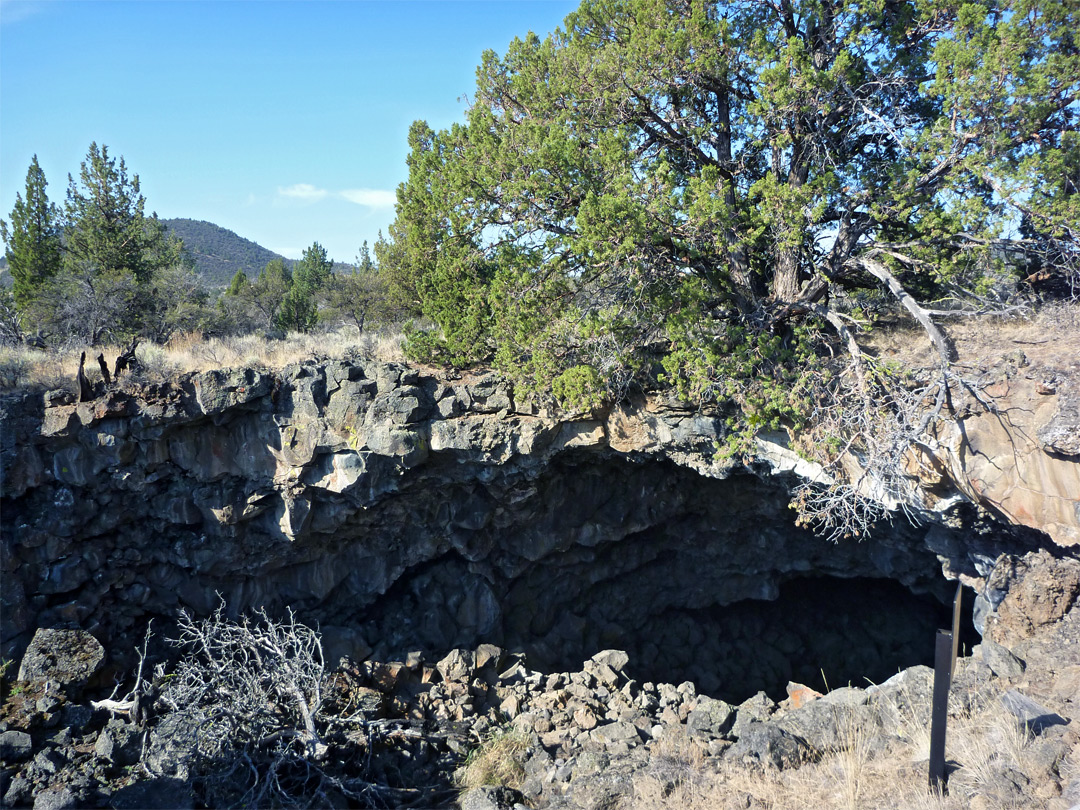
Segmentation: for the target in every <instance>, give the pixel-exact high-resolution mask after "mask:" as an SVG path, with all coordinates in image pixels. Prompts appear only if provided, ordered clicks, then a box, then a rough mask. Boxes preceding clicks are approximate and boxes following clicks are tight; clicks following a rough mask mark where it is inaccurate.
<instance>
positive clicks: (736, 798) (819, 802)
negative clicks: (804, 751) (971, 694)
mask: <svg viewBox="0 0 1080 810" xmlns="http://www.w3.org/2000/svg"><path fill="white" fill-rule="evenodd" d="M894 708H895V707H894ZM897 716H898V717H899V720H900V726H899V727H898V728H897V735H896V736H895V738H893V740H892V741H891V743H890V744H888V745H886V746H884V747H882V746H881V745H880V742H879V743H877V744H876V745H875V740H874V739H873V737H872V736H871V734H872V732H871V731H870V730H869V729H866V728H865V727H864V726H862V725H860V724H859V723H857V722H856V720H855V715H854V714H852V715H851V717H850V722H846V723H843V722H842V723H841V727H840V731H841V746H840V750H838V751H836V752H835V753H830V754H827V755H825V756H823V757H822V758H821V759H820V760H819V761H817V762H813V763H808V764H805V765H803V766H802V767H800V768H796V769H789V770H785V771H779V770H775V769H771V768H769V769H765V770H761V769H759V768H757V767H749V766H743V765H740V764H737V763H732V762H718V761H716V760H715V759H711V758H705V757H694V756H686V755H680V754H678V753H677V752H676V753H675V754H674V755H673V754H672V752H671V750H670V748H665V746H670V743H666V742H665V743H660V744H656V745H654V748H653V751H652V760H651V764H650V767H649V768H648V769H646V770H644V771H643V772H642V773H641V774H640V775H639V776H638V777H636V779H635V781H634V792H633V795H632V796H630V797H628V798H627V799H626V800H624V802H623V804H622V805H621V807H620V810H676V808H678V810H735V808H739V810H747V809H749V810H802V808H816V809H817V810H825V808H829V809H830V810H831V809H832V808H837V810H840V809H841V808H842V809H843V810H966V809H967V808H971V807H979V808H982V809H983V810H1018V808H1020V807H1025V808H1035V807H1041V806H1044V805H1042V804H1040V803H1039V800H1037V799H1035V798H1033V796H1032V795H1029V794H1025V795H1017V794H1009V793H1008V792H1007V791H1002V790H1001V786H1002V780H1001V774H1003V773H1009V772H1015V773H1019V774H1027V775H1029V776H1034V774H1035V773H1036V771H1037V766H1036V765H1035V764H1034V762H1033V760H1032V758H1031V756H1030V755H1029V754H1030V743H1031V739H1030V737H1029V736H1028V734H1027V732H1026V730H1025V729H1024V728H1022V727H1021V726H1020V725H1019V724H1018V723H1017V722H1016V720H1015V718H1013V717H1012V716H1011V715H1010V714H1009V713H1008V711H1007V710H1006V709H1005V708H1004V707H1003V706H1002V705H1001V704H1000V702H998V701H996V700H995V701H992V702H990V703H988V704H987V705H986V706H984V707H982V708H979V709H975V710H970V711H961V712H960V714H959V716H954V717H952V718H950V726H949V734H948V742H947V756H948V759H949V761H950V762H951V763H954V764H955V765H956V768H955V770H953V772H952V774H951V776H950V778H949V789H948V792H947V795H944V796H942V795H938V794H936V793H934V792H932V791H930V790H929V788H928V786H927V762H926V751H925V749H924V747H923V746H924V743H923V740H924V739H926V738H927V736H928V734H929V731H928V729H920V728H915V727H913V726H914V725H920V726H921V725H925V723H924V722H916V721H915V719H914V718H908V717H900V713H898V714H897ZM690 744H691V745H693V743H690ZM673 759H674V760H676V761H678V762H679V763H680V767H679V768H678V769H677V771H676V772H678V774H679V775H678V777H677V778H673V770H672V768H671V766H670V762H671V761H672V760H673ZM658 762H660V763H661V765H660V766H659V767H658V766H657V763H658ZM662 763H669V764H667V765H664V764H662ZM1021 781H1023V780H1021Z"/></svg>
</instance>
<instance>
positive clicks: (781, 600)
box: [525, 577, 979, 703]
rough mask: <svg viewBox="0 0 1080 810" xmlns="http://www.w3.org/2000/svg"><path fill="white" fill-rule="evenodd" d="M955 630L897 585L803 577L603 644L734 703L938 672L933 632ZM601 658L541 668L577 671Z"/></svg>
mask: <svg viewBox="0 0 1080 810" xmlns="http://www.w3.org/2000/svg"><path fill="white" fill-rule="evenodd" d="M970 598H971V597H970V592H969V593H968V594H967V599H966V604H967V606H968V609H967V610H964V611H962V621H961V632H960V651H961V654H963V651H964V650H965V649H966V650H970V649H971V647H972V646H973V645H974V644H976V643H978V641H979V637H978V634H977V633H976V631H975V628H974V626H973V625H972V622H971V611H970V605H971V601H970ZM951 624H952V605H951V604H942V603H941V602H940V601H939V600H938V599H936V598H935V597H934V596H930V595H916V594H914V593H912V592H911V591H910V590H908V589H907V588H905V587H904V586H903V585H901V584H899V583H897V582H895V581H893V580H889V579H873V578H852V579H840V578H836V577H806V578H799V579H794V580H791V581H789V582H787V583H785V584H783V585H781V586H780V594H779V597H778V598H777V599H775V600H758V599H747V600H744V601H741V602H737V603H735V604H732V605H727V606H714V607H708V608H701V609H695V610H686V609H678V608H669V609H667V610H665V611H663V612H662V613H660V614H658V615H655V616H652V617H650V618H649V619H647V620H646V622H645V624H644V625H643V626H639V627H636V628H635V629H634V632H633V633H631V634H628V635H627V636H626V637H624V638H622V639H617V638H609V639H607V640H608V641H610V642H612V644H611V646H613V647H615V648H618V649H625V650H626V651H627V652H628V653H629V656H630V662H629V664H628V665H627V668H626V671H627V675H629V676H630V677H633V678H636V679H638V680H641V681H653V682H657V683H659V682H666V683H676V684H677V683H680V682H682V681H687V680H688V681H692V682H693V683H694V684H695V686H696V687H697V689H698V691H699V692H702V693H705V694H709V695H712V696H714V697H719V698H722V699H724V700H727V701H729V702H734V703H738V702H741V701H743V700H745V699H746V698H748V697H751V696H753V695H754V694H756V693H757V692H758V691H761V690H763V691H765V692H766V694H768V695H769V697H771V698H772V699H774V700H781V699H783V698H784V697H786V695H787V693H786V687H787V684H788V682H789V681H794V682H796V683H801V684H804V685H806V686H810V687H812V688H814V689H816V690H818V691H821V692H826V691H828V690H829V689H835V688H837V687H840V686H848V685H851V686H861V687H866V686H869V685H870V684H872V683H881V682H883V681H885V680H887V679H888V678H889V677H891V676H892V675H895V674H896V673H897V672H898V671H899V670H901V669H904V668H906V667H910V666H914V665H917V664H924V665H928V666H932V665H933V654H934V638H935V634H936V631H937V630H938V629H939V628H947V627H950V626H951ZM525 652H526V654H528V647H527V646H526V648H525ZM595 652H597V650H580V651H577V654H570V655H568V656H566V658H565V659H563V660H558V661H545V662H544V663H545V664H546V665H548V666H553V668H555V669H572V668H576V667H578V666H580V661H582V660H584V659H586V658H588V657H589V656H590V655H592V654H593V653H595ZM530 660H531V659H530Z"/></svg>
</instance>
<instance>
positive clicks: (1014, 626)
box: [0, 553, 1080, 810]
mask: <svg viewBox="0 0 1080 810" xmlns="http://www.w3.org/2000/svg"><path fill="white" fill-rule="evenodd" d="M1005 568H1006V569H1008V570H1007V571H1006V573H1004V574H1002V576H1001V577H999V578H997V579H996V580H994V584H995V585H996V586H997V587H999V588H1001V589H1002V597H1001V598H1000V599H999V600H998V604H997V605H996V607H995V609H994V611H993V612H992V613H991V614H990V615H988V616H987V617H986V618H987V628H988V630H987V639H986V640H985V641H984V642H983V644H981V645H980V646H979V647H977V648H976V650H975V652H974V654H973V655H972V656H970V657H968V658H964V659H961V660H960V662H959V664H958V667H957V674H956V679H955V681H954V687H953V692H952V697H951V705H950V714H951V720H950V722H955V723H958V724H960V725H961V726H962V723H963V720H964V718H966V717H971V716H974V715H975V714H976V713H978V712H985V711H986V709H987V707H995V706H996V707H998V708H1000V709H1001V710H1002V712H1003V714H1004V715H1005V716H1006V717H1007V718H1009V720H1010V722H1011V723H1012V724H1013V726H1014V728H1016V729H1019V732H1018V734H1019V736H1018V737H1016V739H1020V740H1022V742H1020V743H1017V744H1018V745H1021V746H1022V747H1023V749H1024V756H1023V757H1021V758H1014V759H1006V758H1005V754H1006V753H1007V752H1005V751H1004V750H1002V751H1001V752H1000V754H999V752H995V751H991V752H990V753H989V754H988V759H987V760H986V762H985V763H984V767H982V768H981V769H980V770H979V771H978V773H976V772H975V769H974V766H973V765H972V764H971V761H969V760H968V756H969V755H968V753H966V752H965V751H964V750H963V749H960V748H957V749H956V753H952V754H950V757H956V758H959V760H960V761H959V762H955V763H954V773H953V775H952V777H951V785H952V790H953V791H954V793H956V794H957V795H963V796H966V797H968V799H969V800H970V806H971V807H1006V806H1007V807H1021V806H1023V807H1045V808H1049V809H1050V810H1067V809H1068V808H1071V807H1072V806H1073V805H1075V804H1076V803H1077V802H1078V801H1080V728H1078V727H1077V721H1076V720H1074V719H1073V718H1076V717H1078V716H1080V606H1078V605H1077V604H1076V600H1077V595H1078V592H1080V564H1078V563H1077V562H1076V561H1075V560H1053V559H1051V558H1050V557H1049V555H1046V554H1045V553H1044V554H1040V555H1029V557H1028V558H1027V559H1025V560H1020V561H1013V562H1011V563H1009V564H1008V565H1006V566H1005ZM1048 583H1049V584H1052V585H1053V586H1054V587H1050V588H1047V587H1045V586H1046V585H1047V584H1048ZM1033 595H1039V606H1038V609H1034V608H1032V606H1030V605H1027V602H1028V601H1029V600H1030V599H1031V598H1032V596H1033ZM104 658H105V656H104V651H103V650H102V648H101V646H100V644H98V643H97V642H96V641H95V640H94V639H93V638H92V637H91V636H89V634H87V633H85V632H82V631H76V630H41V631H38V633H37V635H36V636H35V640H34V643H33V644H31V646H30V649H29V650H28V652H27V654H26V656H25V657H24V659H23V662H22V666H21V667H20V670H19V678H18V680H17V681H15V682H14V683H13V684H9V683H7V682H5V702H4V706H3V712H2V714H0V768H2V770H0V782H2V783H0V791H2V794H0V795H2V797H3V801H4V805H5V806H9V807H33V808H35V810H46V809H48V810H60V808H74V807H114V808H132V807H147V808H154V807H157V808H164V807H195V806H207V805H210V806H213V805H215V804H219V805H220V802H217V803H215V802H213V801H210V800H209V799H208V795H207V793H206V790H207V786H208V785H210V784H212V783H213V782H214V780H215V779H216V780H218V782H217V783H218V784H220V781H221V779H222V778H224V777H226V776H227V777H229V778H232V779H234V780H242V779H243V778H246V777H245V775H246V769H247V768H253V767H255V766H254V765H253V764H252V761H251V760H250V759H248V761H247V764H246V765H245V766H244V767H243V768H241V769H240V770H237V763H235V762H216V763H210V764H209V765H208V764H207V763H206V762H203V761H199V760H198V759H197V758H195V757H194V755H193V753H192V752H193V749H194V746H195V741H194V737H193V734H196V733H198V730H196V729H192V728H185V727H183V726H182V724H178V723H177V722H175V715H173V716H170V714H169V713H168V711H166V709H165V707H164V706H163V702H162V700H161V699H160V697H159V699H158V700H157V701H154V700H153V697H154V696H155V695H158V696H160V695H161V689H162V682H163V681H165V680H167V679H168V678H167V676H166V677H164V678H163V677H162V674H161V672H162V671H159V673H158V676H157V679H156V683H155V685H154V688H153V689H151V690H149V691H147V692H146V695H147V699H146V700H145V701H144V702H143V704H142V705H139V704H138V703H136V704H135V705H133V706H129V707H127V708H126V709H125V710H123V711H122V712H116V711H109V710H108V708H107V704H106V705H103V704H102V703H101V702H100V701H96V702H95V701H93V700H91V698H92V697H93V696H95V695H99V696H101V697H103V696H104V694H107V691H106V690H104V687H103V686H102V685H101V683H100V676H101V675H102V673H103V671H104V670H102V666H103V664H104ZM628 664H629V659H628V656H627V654H626V653H624V652H621V651H618V650H606V651H603V652H601V653H598V654H596V655H594V656H593V657H592V658H590V659H589V660H588V661H586V662H584V664H583V666H582V667H581V669H580V670H578V671H572V672H553V673H547V674H545V673H541V672H537V671H534V670H531V669H529V668H528V666H527V665H526V662H525V661H524V660H523V659H522V656H520V655H516V654H512V653H509V652H507V651H505V650H503V649H500V648H499V647H496V646H494V645H489V644H484V645H480V646H479V647H477V648H475V649H471V650H454V651H453V652H451V653H450V654H448V655H446V656H445V657H443V658H442V659H441V660H439V661H437V662H428V661H425V659H424V656H423V655H422V654H420V653H416V654H413V655H410V656H408V657H407V659H406V660H405V661H401V662H377V661H370V660H369V661H362V662H356V661H352V660H349V659H342V661H341V662H340V664H339V666H338V668H337V669H336V670H335V671H334V672H333V673H331V674H330V675H329V676H328V677H327V679H326V681H325V686H324V694H323V704H324V709H325V712H326V714H327V716H330V717H332V718H338V719H339V720H341V719H342V718H345V719H347V720H348V721H349V722H348V723H344V721H343V720H342V721H341V722H336V721H335V720H333V719H331V720H330V721H328V722H327V723H326V724H325V725H324V726H322V727H321V728H323V729H324V731H323V737H322V740H323V742H324V743H325V745H326V749H325V750H323V751H321V752H318V753H317V754H310V755H308V754H305V755H299V754H297V755H293V756H292V758H291V759H290V760H288V763H289V768H291V769H293V770H292V771H290V772H288V773H286V772H285V771H284V766H283V765H281V762H283V761H285V760H281V759H279V760H277V761H278V766H276V767H278V768H279V771H278V772H276V773H274V774H273V777H274V778H276V779H279V780H284V779H286V778H290V779H294V782H295V784H300V782H299V781H297V780H296V779H295V777H296V773H295V770H296V768H297V767H301V766H302V767H303V768H305V769H306V771H305V774H306V775H305V779H306V780H307V781H306V782H304V783H303V784H305V785H307V786H308V787H307V789H308V790H310V791H311V792H310V793H309V794H306V795H305V794H303V793H297V794H294V798H295V799H296V800H297V803H298V804H310V803H312V802H314V803H316V804H319V805H325V806H337V807H350V806H352V807H357V806H397V807H409V806H412V807H450V806H454V805H455V804H459V805H460V806H461V807H464V808H468V809H469V810H506V808H513V807H515V806H517V805H522V806H526V807H552V808H563V807H565V808H571V807H574V808H577V807H586V808H615V807H618V806H625V807H633V806H634V795H635V790H636V785H637V784H638V783H639V780H640V779H642V778H643V777H649V778H651V779H653V780H659V781H660V782H662V783H664V784H667V783H670V785H669V787H670V786H673V785H674V784H675V783H676V782H678V781H679V780H681V779H684V778H686V768H687V767H688V766H687V764H686V762H685V761H684V760H680V759H679V758H678V757H677V756H673V754H672V752H673V751H677V750H680V748H682V749H683V750H685V748H686V746H691V747H693V749H694V750H695V751H696V752H697V753H698V759H697V761H696V764H695V765H694V766H693V767H694V768H695V769H696V770H697V771H698V772H700V773H701V774H705V775H706V776H707V777H708V778H710V779H714V780H723V779H726V778H728V777H729V776H730V775H731V774H733V773H735V772H737V771H744V772H745V771H747V770H749V771H752V772H754V773H759V774H768V773H779V772H786V771H789V770H792V769H798V768H803V767H808V766H810V765H811V764H812V763H814V762H817V761H820V760H822V759H823V758H827V757H829V756H830V755H832V754H834V753H835V752H839V751H843V750H845V748H847V747H848V746H850V745H851V744H852V743H851V740H852V734H853V729H858V734H857V736H858V738H859V739H860V740H862V741H863V743H862V744H863V745H864V746H865V753H866V755H867V756H868V757H871V758H875V757H876V758H880V759H884V760H887V759H888V758H890V757H894V758H895V757H898V756H900V755H899V754H898V752H900V751H906V752H909V751H911V750H916V751H917V750H918V746H917V744H916V743H915V741H914V739H915V738H916V737H918V736H919V735H920V734H921V735H924V736H925V732H926V729H927V726H928V722H929V712H930V699H931V692H932V682H933V673H932V672H931V670H929V669H928V668H926V667H922V666H917V667H912V668H909V669H906V670H904V671H902V672H900V673H898V674H897V675H896V676H894V677H893V678H890V679H889V680H888V681H886V682H885V683H882V684H880V685H877V686H871V687H869V688H866V689H861V688H855V687H850V686H848V687H841V688H838V689H834V690H833V691H831V692H829V693H827V694H824V695H819V694H818V693H816V692H814V691H813V690H810V689H808V688H806V687H802V686H799V685H798V684H791V685H789V688H788V696H787V698H786V699H784V700H782V701H780V702H779V703H777V702H774V701H773V700H772V699H770V698H769V697H768V696H767V695H766V694H765V693H763V692H762V693H759V694H757V695H755V696H753V697H751V698H750V699H748V700H746V701H744V702H742V703H741V704H738V705H731V704H728V703H726V702H724V701H722V700H718V699H715V698H713V697H710V696H708V695H703V694H699V693H698V690H697V689H696V687H695V685H694V684H693V683H690V682H685V683H682V684H679V685H673V684H665V683H650V682H638V681H636V680H634V679H632V678H628V677H627V676H626V674H625V672H626V669H627V666H628ZM342 729H344V730H342ZM956 734H957V735H959V734H960V732H959V731H957V732H956ZM283 736H287V735H283ZM507 741H509V742H512V743H513V744H512V745H505V746H504V747H503V748H502V749H500V747H499V744H500V742H507ZM991 742H992V741H991ZM954 745H956V746H959V745H960V742H959V741H954ZM913 746H914V748H913ZM249 750H254V749H249ZM280 750H281V751H284V750H285V749H284V748H283V749H280ZM500 751H501V753H500ZM482 756H489V757H496V758H498V757H501V758H502V759H503V761H502V762H501V763H497V764H499V765H500V766H501V769H494V770H493V772H497V773H501V774H502V776H501V777H500V779H499V780H497V781H501V782H502V784H499V785H476V784H474V782H475V780H474V779H473V775H474V774H472V771H473V769H474V768H475V765H476V763H477V761H478V760H479V759H480V758H481V757H482ZM905 756H906V755H905ZM923 756H925V754H923ZM305 757H306V758H305ZM995 757H998V758H996V759H995ZM987 763H988V764H987ZM208 767H211V768H212V769H213V768H216V769H217V770H216V771H214V772H210V771H207V770H206V769H207V768H208ZM916 767H917V768H922V770H921V771H920V772H921V773H923V774H925V762H923V763H922V765H918V766H916ZM230 768H231V769H232V770H230ZM263 778H267V774H263ZM703 778H704V777H703ZM919 778H920V779H924V778H925V777H924V776H923V777H919ZM665 780H666V781H665ZM464 787H468V789H467V790H463V788H464ZM741 801H742V805H741V806H744V807H756V806H764V805H761V804H759V803H757V802H758V800H757V798H755V796H754V795H752V794H751V793H747V795H746V796H745V797H743V799H742V800H741Z"/></svg>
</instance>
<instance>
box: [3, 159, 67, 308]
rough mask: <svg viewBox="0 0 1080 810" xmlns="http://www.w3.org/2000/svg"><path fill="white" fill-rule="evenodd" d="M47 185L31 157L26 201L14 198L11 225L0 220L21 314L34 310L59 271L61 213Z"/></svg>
mask: <svg viewBox="0 0 1080 810" xmlns="http://www.w3.org/2000/svg"><path fill="white" fill-rule="evenodd" d="M47 185H48V182H47V181H46V180H45V173H44V172H43V171H42V170H41V166H39V165H38V159H37V155H34V157H33V159H32V160H31V161H30V168H29V169H28V170H27V172H26V198H25V199H23V197H22V195H19V194H16V195H15V207H14V208H13V209H12V211H11V224H10V226H9V225H8V223H7V222H4V221H0V237H2V238H3V240H4V245H5V246H6V250H5V253H4V255H5V258H6V259H7V265H8V270H9V272H10V273H11V277H12V280H13V285H12V295H13V296H14V302H15V306H16V307H17V308H18V309H19V310H21V311H23V312H26V311H28V310H30V309H31V308H32V307H33V305H34V303H35V302H36V301H37V300H38V298H39V297H40V294H41V290H42V289H43V287H44V286H45V285H46V284H47V283H48V282H49V280H50V279H52V278H53V276H55V275H56V274H57V272H58V271H59V270H60V247H61V221H60V212H59V210H58V209H57V207H56V205H54V204H53V203H50V202H49V198H48V195H47V194H46V192H45V188H46V186H47Z"/></svg>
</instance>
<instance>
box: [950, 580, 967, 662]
mask: <svg viewBox="0 0 1080 810" xmlns="http://www.w3.org/2000/svg"><path fill="white" fill-rule="evenodd" d="M963 602H964V586H963V585H961V584H960V583H959V582H957V583H956V598H955V599H953V609H952V663H951V664H949V681H950V682H951V681H952V679H953V678H955V677H956V654H957V652H959V649H960V606H961V605H962V604H963Z"/></svg>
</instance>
